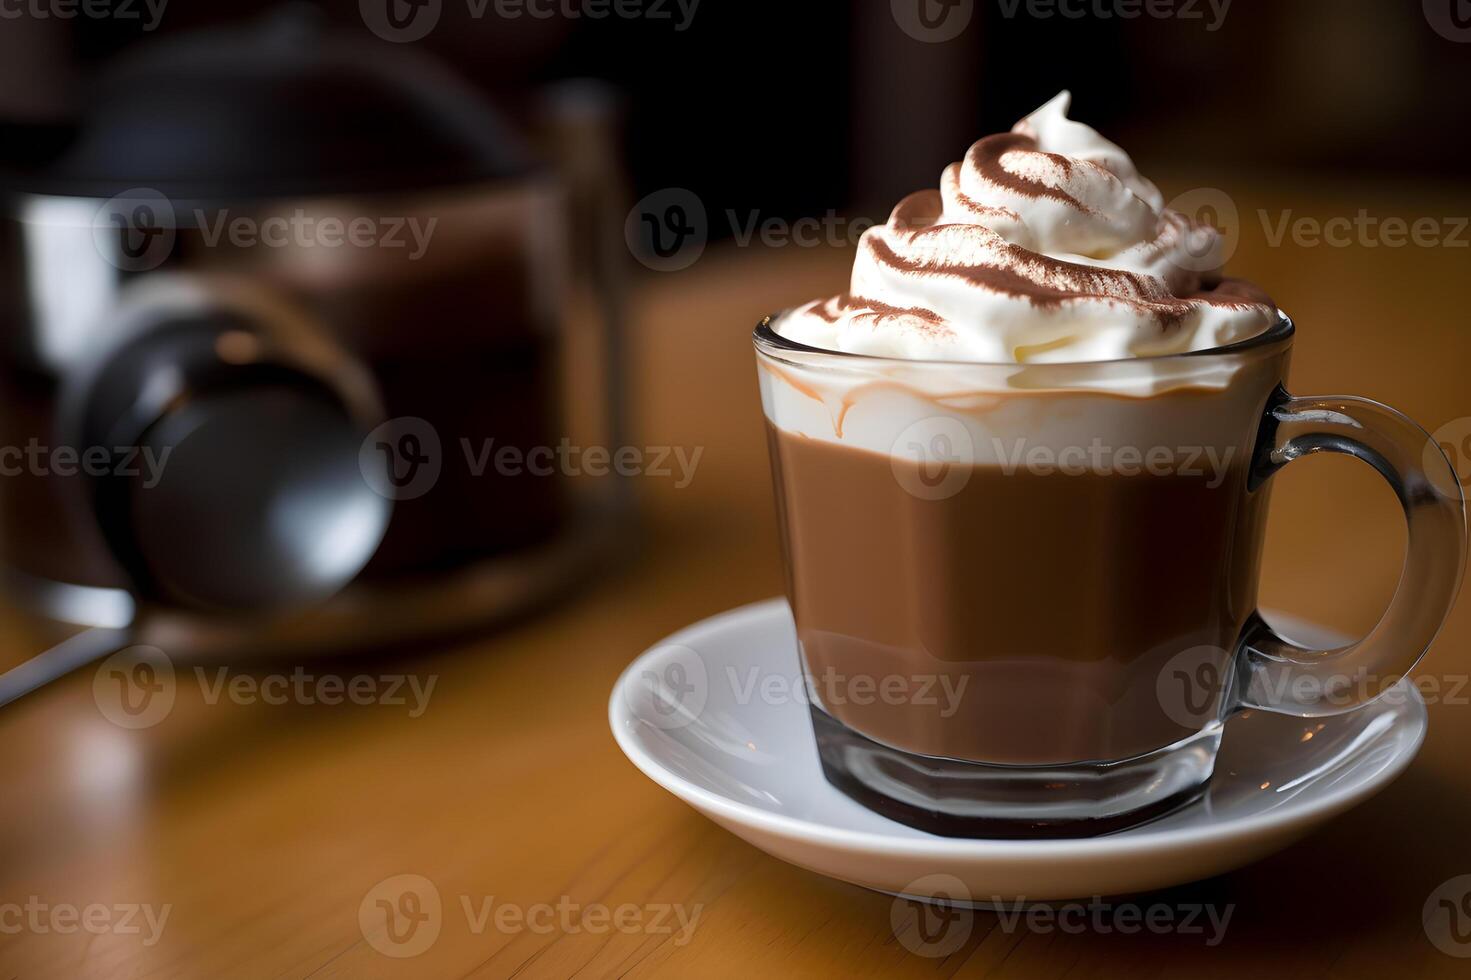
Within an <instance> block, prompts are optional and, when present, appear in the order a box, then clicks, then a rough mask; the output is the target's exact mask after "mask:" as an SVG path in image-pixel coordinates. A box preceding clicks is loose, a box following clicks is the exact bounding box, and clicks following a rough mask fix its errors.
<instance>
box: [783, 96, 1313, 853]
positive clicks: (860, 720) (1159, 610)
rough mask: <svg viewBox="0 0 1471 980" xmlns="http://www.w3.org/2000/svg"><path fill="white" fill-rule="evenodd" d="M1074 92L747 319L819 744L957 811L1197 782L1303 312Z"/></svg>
mask: <svg viewBox="0 0 1471 980" xmlns="http://www.w3.org/2000/svg"><path fill="white" fill-rule="evenodd" d="M1066 106H1068V96H1066V93H1064V94H1061V96H1059V97H1058V99H1055V100H1052V102H1050V103H1047V104H1046V106H1043V107H1041V109H1039V110H1037V112H1036V113H1033V115H1031V116H1028V118H1027V119H1024V121H1022V122H1019V124H1018V125H1016V128H1015V129H1014V131H1012V132H1009V134H1002V135H997V137H989V138H986V140H981V141H980V143H977V144H975V146H972V147H971V149H969V152H968V153H966V155H965V159H964V160H962V162H961V163H955V165H952V166H950V168H947V169H946V171H944V174H943V177H941V181H940V188H938V190H931V191H921V193H918V194H912V196H911V197H908V199H905V200H903V202H900V205H899V206H897V207H896V209H894V212H893V215H891V216H890V219H888V222H887V224H886V225H883V227H877V228H872V230H869V231H868V232H865V235H863V238H862V240H861V243H859V247H858V256H856V259H855V265H853V277H852V283H850V285H849V290H847V291H846V293H841V294H838V296H834V297H831V299H825V300H815V302H812V303H808V305H805V306H800V308H797V309H793V310H790V312H787V313H784V315H780V316H775V318H772V319H771V321H768V322H766V324H763V325H762V327H761V328H759V330H758V334H756V349H758V361H759V366H761V384H762V403H763V406H765V413H766V422H768V433H769V440H771V459H772V469H774V475H775V489H777V503H778V511H780V522H781V530H783V539H784V546H786V558H787V568H788V594H790V599H791V608H793V612H794V617H796V625H797V637H799V643H800V650H802V658H803V667H805V670H806V672H808V678H809V683H811V687H812V690H813V693H815V697H813V727H815V733H816V740H818V749H819V755H821V759H822V765H824V773H825V774H827V775H828V778H830V781H833V783H834V784H836V786H838V787H840V789H843V790H844V792H847V793H849V795H852V796H853V798H856V799H859V800H861V802H863V803H865V805H868V806H871V808H874V809H878V811H880V812H884V814H887V815H891V817H894V818H897V820H902V821H905V823H911V824H913V825H918V827H924V828H927V830H933V831H937V833H953V834H980V836H1018V834H1021V836H1034V834H1050V836H1058V834H1089V833H1103V831H1108V830H1112V828H1116V827H1122V825H1128V824H1130V823H1136V821H1139V820H1143V818H1147V817H1150V815H1155V814H1159V812H1164V811H1167V809H1169V808H1172V806H1175V805H1178V803H1181V802H1183V800H1187V799H1190V798H1192V796H1193V795H1196V793H1199V792H1200V790H1202V787H1203V786H1205V784H1206V781H1208V780H1209V777H1211V768H1212V765H1214V759H1215V749H1217V746H1218V743H1219V736H1221V724H1222V720H1224V718H1225V715H1227V714H1228V712H1230V711H1231V709H1233V706H1234V705H1236V700H1234V699H1233V692H1231V683H1233V678H1234V675H1236V672H1237V664H1239V662H1240V661H1239V659H1237V658H1239V653H1237V650H1239V647H1240V637H1242V636H1243V631H1244V630H1247V628H1249V627H1253V625H1255V622H1256V619H1255V614H1253V611H1255V608H1256V578H1258V565H1259V558H1261V547H1262V531H1264V522H1265V500H1267V487H1265V484H1264V483H1262V478H1264V475H1265V474H1267V472H1269V469H1271V465H1272V462H1271V459H1269V458H1265V456H1262V449H1261V446H1267V444H1268V441H1269V440H1264V437H1269V436H1271V431H1272V430H1271V422H1272V415H1271V412H1272V411H1274V406H1275V405H1278V402H1280V400H1283V399H1286V396H1284V394H1283V393H1281V388H1280V386H1281V381H1283V378H1284V375H1286V369H1287V355H1289V341H1290V335H1292V324H1290V322H1289V321H1286V318H1283V316H1281V313H1280V312H1278V310H1277V309H1275V306H1274V305H1272V303H1271V300H1269V299H1268V297H1267V296H1265V294H1264V293H1262V291H1261V290H1258V288H1255V287H1253V285H1250V284H1247V283H1240V281H1234V280H1227V278H1224V277H1222V275H1221V269H1219V265H1221V255H1222V247H1221V235H1219V232H1218V231H1217V230H1215V228H1211V227H1208V225H1199V224H1196V222H1193V221H1190V219H1189V218H1186V216H1184V215H1180V213H1175V212H1171V210H1168V209H1165V207H1164V200H1162V196H1161V194H1159V191H1158V190H1156V188H1155V187H1153V184H1150V182H1149V181H1147V180H1144V178H1143V177H1140V175H1139V172H1137V171H1136V169H1134V165H1133V163H1131V162H1130V159H1128V156H1127V155H1124V152H1122V150H1119V149H1118V147H1116V146H1114V144H1112V143H1109V141H1106V140H1103V138H1102V137H1100V135H1099V134H1097V132H1094V131H1093V129H1089V128H1087V127H1083V125H1080V124H1075V122H1071V121H1069V119H1066ZM1264 416H1265V419H1267V421H1265V422H1264ZM1180 678H1183V680H1184V681H1186V683H1189V684H1194V686H1196V687H1194V689H1190V690H1178V692H1177V690H1175V689H1174V687H1172V684H1175V681H1177V680H1180ZM1202 680H1203V681H1206V683H1205V684H1199V683H1197V681H1202Z"/></svg>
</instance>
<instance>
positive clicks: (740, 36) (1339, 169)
mask: <svg viewBox="0 0 1471 980" xmlns="http://www.w3.org/2000/svg"><path fill="white" fill-rule="evenodd" d="M393 2H394V3H399V4H401V5H402V6H403V7H404V8H405V9H406V10H420V9H422V10H423V17H425V18H428V17H433V18H434V19H435V26H434V27H433V29H432V30H428V31H427V32H426V33H425V34H424V36H423V37H421V38H418V39H416V40H415V41H414V42H413V46H414V47H417V48H422V49H423V50H424V51H427V52H429V53H432V55H433V56H435V57H436V58H438V59H441V60H443V61H444V62H445V63H447V64H448V65H450V66H452V67H453V69H454V70H455V71H456V72H457V73H459V74H460V75H461V76H463V77H464V78H465V79H467V80H468V81H469V82H470V83H472V84H473V85H474V86H475V87H477V88H478V89H480V90H481V91H483V92H484V93H485V94H486V96H488V97H489V98H491V99H493V100H495V101H496V103H497V104H498V105H499V106H501V107H502V108H503V110H504V111H506V112H509V113H513V114H518V115H521V116H522V117H523V118H524V116H525V115H526V114H528V113H532V112H534V109H535V106H536V103H537V99H538V94H539V93H540V92H541V90H542V89H543V88H544V87H545V86H547V85H549V84H551V83H554V82H556V81H558V80H564V79H569V78H594V79H599V80H602V81H606V82H608V83H609V84H610V85H611V86H612V87H613V88H614V89H615V90H616V91H617V92H618V93H619V94H620V96H621V98H622V105H623V107H624V110H625V116H624V122H623V128H622V133H623V136H624V141H623V147H622V150H623V152H622V154H621V156H620V161H621V163H622V164H623V166H624V167H625V168H626V170H627V173H628V174H629V176H630V179H631V181H632V184H633V186H634V188H635V190H636V191H637V193H638V196H642V195H643V194H646V193H648V192H650V191H653V190H656V189H659V188H664V187H671V186H683V187H688V188H690V189H692V190H694V191H695V192H696V193H697V194H699V195H700V197H701V198H702V199H703V200H705V201H706V202H707V205H708V206H709V207H711V208H712V209H720V208H726V207H732V208H754V207H759V208H761V209H762V210H763V212H765V213H770V214H773V215H777V216H785V217H789V218H790V217H797V216H800V215H803V214H811V213H818V214H820V213H822V212H823V211H824V210H826V209H828V208H845V207H855V206H869V207H876V208H883V207H886V206H887V205H888V204H889V203H890V202H892V201H893V200H894V199H895V197H896V196H897V195H899V194H902V193H904V192H907V191H908V190H912V189H914V188H915V187H919V186H924V185H926V184H928V183H932V182H933V181H934V178H935V175H936V174H937V173H938V172H939V170H940V168H942V167H943V166H944V165H945V164H946V163H948V162H950V161H951V160H952V159H956V158H958V156H959V155H960V152H961V151H962V150H963V149H964V147H966V146H967V145H969V143H970V142H971V141H972V140H973V139H974V138H976V137H977V135H978V134H985V133H990V132H996V131H998V130H1001V129H1005V128H1009V127H1010V125H1011V124H1012V123H1013V122H1014V121H1015V120H1016V119H1018V118H1020V117H1021V116H1022V115H1024V114H1025V113H1027V112H1028V111H1030V110H1031V109H1033V108H1035V107H1036V106H1038V105H1040V104H1041V103H1042V102H1044V101H1045V100H1046V99H1047V98H1049V97H1050V96H1051V95H1053V94H1054V93H1055V92H1056V91H1057V90H1058V89H1060V88H1070V89H1072V90H1073V92H1074V94H1075V97H1076V100H1077V101H1076V111H1077V114H1078V115H1079V117H1080V118H1083V119H1086V120H1087V121H1088V122H1090V123H1091V124H1092V125H1094V126H1095V127H1096V128H1098V129H1099V130H1100V131H1102V132H1104V133H1105V134H1107V135H1109V136H1110V137H1111V138H1113V139H1114V141H1115V142H1118V143H1120V144H1121V145H1123V146H1125V147H1126V148H1128V149H1129V150H1130V151H1131V152H1132V153H1133V154H1134V155H1136V156H1137V157H1139V158H1141V159H1143V160H1147V161H1149V162H1150V163H1151V164H1152V165H1153V166H1154V167H1155V168H1158V167H1159V166H1160V165H1162V164H1165V163H1173V162H1179V163H1180V164H1181V165H1194V166H1219V165H1232V166H1245V167H1248V168H1251V169H1253V170H1298V171H1306V172H1310V173H1315V174H1324V175H1331V176H1341V175H1345V174H1352V175H1375V174H1393V175H1398V176H1437V177H1444V178H1455V177H1463V176H1465V174H1466V172H1467V152H1466V151H1467V149H1468V145H1467V140H1468V135H1467V133H1468V123H1471V104H1468V102H1467V100H1466V99H1465V98H1464V90H1465V83H1466V72H1467V69H1468V64H1471V49H1468V47H1467V46H1466V45H1465V44H1464V43H1456V42H1455V41H1452V42H1450V43H1448V42H1447V37H1446V36H1445V34H1446V33H1452V34H1453V33H1454V32H1455V31H1457V30H1459V31H1461V32H1464V30H1465V26H1464V21H1462V22H1460V26H1459V27H1458V26H1457V24H1458V22H1457V21H1456V20H1455V18H1456V16H1457V11H1458V8H1457V4H1456V3H1455V2H1454V0H1445V2H1444V3H1439V4H1438V7H1442V8H1444V11H1443V17H1444V19H1443V21H1442V24H1443V25H1445V26H1444V32H1440V31H1437V30H1436V29H1435V26H1434V25H1433V21H1434V19H1435V18H1436V17H1438V16H1440V14H1437V13H1436V8H1437V3H1434V2H1429V3H1426V4H1425V5H1424V6H1425V8H1426V9H1422V5H1421V4H1420V3H1416V2H1404V3H1399V2H1392V0H1299V2H1294V3H1291V4H1281V3H1260V2H1251V0H1236V2H1234V3H1226V4H1224V5H1222V4H1220V3H1219V0H1218V2H1217V4H1215V5H1212V4H1210V3H1208V2H1207V0H1198V2H1195V3H1189V2H1186V0H1180V2H1179V3H1177V4H1173V5H1171V9H1174V10H1177V11H1178V15H1177V16H1170V17H1150V16H1146V15H1143V14H1142V13H1141V14H1139V15H1137V16H1134V17H1122V16H1104V17H1099V16H1097V15H1096V14H1095V13H1093V12H1091V11H1092V7H1091V6H1090V5H1089V4H1085V3H1082V2H1076V3H1071V4H1070V3H1068V2H1067V0H1063V2H1062V3H1061V4H1055V3H1041V4H1036V3H1033V4H1028V3H1026V2H1025V0H1017V2H1016V3H1009V2H1000V0H990V2H971V0H962V2H960V3H958V4H955V5H954V6H953V7H947V6H945V5H942V4H940V3H938V2H933V0H931V2H932V3H933V6H934V8H935V9H936V11H945V10H951V11H952V12H951V13H950V15H949V19H950V22H951V23H958V22H959V21H960V20H961V19H962V18H965V19H966V24H965V26H964V29H963V30H961V31H960V32H959V33H958V34H957V35H956V36H955V37H954V38H953V39H949V40H947V41H945V42H944V43H932V42H929V43H927V41H926V40H924V39H922V38H920V39H917V38H916V37H914V36H911V34H910V33H906V32H905V31H903V30H896V29H895V27H896V21H895V18H894V14H893V11H892V10H891V9H890V4H889V3H887V2H874V3H865V2H856V0H855V2H850V3H842V2H832V3H824V4H820V5H819V4H797V5H792V4H786V3H778V2H763V0H752V2H746V3H729V2H721V0H703V2H696V3H687V4H686V5H685V6H683V7H681V6H680V5H679V4H676V3H675V0H668V3H666V4H662V5H657V9H653V10H652V13H651V14H650V15H648V16H642V17H619V16H616V15H614V14H611V13H610V14H609V15H607V16H603V17H593V16H577V17H568V16H563V15H560V14H558V13H556V9H557V7H556V5H555V4H553V3H551V0H547V2H546V3H545V4H537V3H536V2H535V0H531V2H530V3H528V4H526V5H522V4H519V3H509V4H508V3H505V2H504V0H502V3H501V4H500V7H501V9H502V10H503V11H504V12H505V13H506V14H509V15H508V16H507V15H500V16H498V15H496V13H495V11H496V10H497V6H496V4H495V3H494V0H486V2H485V3H484V4H479V5H476V4H472V3H469V2H465V0H460V2H455V0H444V2H442V3H440V2H438V0H436V2H433V3H430V4H428V5H427V6H422V3H423V0H420V4H416V5H412V6H411V5H410V4H409V3H407V2H406V0H393ZM645 6H648V7H650V8H651V9H652V8H654V7H655V6H656V5H653V4H649V5H645ZM1223 7H1224V10H1223ZM281 9H282V5H281V4H280V3H279V2H268V0H240V2H236V3H231V4H229V5H228V6H225V5H221V4H214V3H207V2H202V0H169V2H167V4H166V5H165V7H164V10H163V12H162V14H161V15H160V16H158V17H157V18H154V17H152V16H151V15H150V14H149V12H148V8H147V7H146V6H144V4H143V3H142V0H138V4H137V14H138V17H137V19H121V18H117V17H113V18H94V19H87V18H80V17H78V18H71V19H61V18H51V19H49V20H43V21H38V20H35V19H28V18H12V19H8V20H6V22H5V24H4V27H5V30H4V32H3V35H0V53H3V57H0V73H3V75H0V78H3V81H4V85H3V87H0V112H3V114H4V117H5V120H6V122H7V124H9V125H12V126H17V127H21V126H24V127H39V129H37V128H26V129H22V130H19V131H18V132H19V133H20V134H23V137H24V138H23V139H21V138H19V136H18V138H17V140H15V141H12V140H7V142H6V149H7V155H10V154H15V153H19V154H21V155H29V154H31V153H33V152H34V153H42V152H44V151H45V149H46V147H47V146H48V140H47V139H46V138H45V136H44V135H41V134H45V133H46V132H47V130H48V129H50V127H58V128H60V129H64V128H65V125H66V123H67V122H68V120H71V119H73V118H74V117H75V116H76V115H77V114H78V113H80V112H81V111H82V110H83V108H84V106H85V104H86V99H87V85H88V82H89V80H91V79H93V78H94V77H95V73H96V71H97V69H98V67H99V65H100V64H102V63H103V62H104V61H105V60H106V59H108V58H110V57H112V56H114V55H116V54H118V53H119V52H122V51H124V50H127V49H128V48H130V47H132V46H134V45H139V44H146V43H148V42H150V41H151V40H153V39H156V38H164V37H168V36H169V35H171V34H176V33H179V32H185V31H192V30H196V29H198V28H200V27H205V26H211V25H220V24H230V23H235V24H239V23H241V22H245V21H248V20H250V19H251V18H256V17H260V16H264V15H267V14H271V13H273V12H279V11H280V10H281ZM315 9H316V10H318V11H320V13H321V14H322V16H324V17H325V19H326V20H327V21H328V22H329V23H330V24H331V25H333V26H334V27H336V28H339V29H341V30H343V31H347V32H352V33H355V34H357V35H359V36H361V37H362V39H363V40H364V41H365V42H368V43H377V44H379V45H381V46H382V47H383V48H384V49H385V50H390V49H392V48H393V47H394V45H393V43H392V42H388V41H384V40H382V39H381V38H379V37H377V36H375V35H374V34H373V33H372V32H371V31H369V30H367V29H365V26H364V18H363V13H362V11H361V10H360V9H359V4H357V3H353V2H347V0H334V2H328V3H322V4H320V5H317V6H316V8H315ZM611 9H612V8H611V6H610V7H609V10H610V11H611ZM1120 9H1122V10H1128V9H1129V8H1128V5H1127V4H1125V5H1123V7H1121V8H1120ZM1142 9H1143V7H1142V5H1140V10H1142ZM1029 11H1030V13H1029ZM1068 12H1070V13H1071V14H1072V16H1070V15H1069V13H1068ZM538 13H541V14H547V15H545V16H538V15H537V14H538ZM1078 14H1081V16H1077V15H1078ZM941 30H944V28H942V29H941ZM414 33H417V31H415V32H414ZM55 135H56V136H57V138H60V133H57V134H55Z"/></svg>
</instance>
